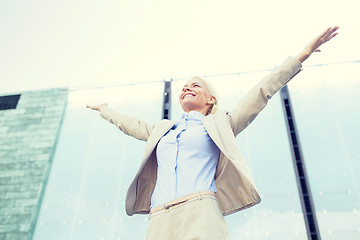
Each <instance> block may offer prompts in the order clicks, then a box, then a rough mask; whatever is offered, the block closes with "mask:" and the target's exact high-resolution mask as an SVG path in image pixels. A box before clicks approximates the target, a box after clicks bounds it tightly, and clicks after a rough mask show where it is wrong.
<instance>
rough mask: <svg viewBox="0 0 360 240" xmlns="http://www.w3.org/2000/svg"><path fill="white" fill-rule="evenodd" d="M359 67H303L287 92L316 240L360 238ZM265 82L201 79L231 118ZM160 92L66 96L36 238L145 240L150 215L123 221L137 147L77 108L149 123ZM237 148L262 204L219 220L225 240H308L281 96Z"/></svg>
mask: <svg viewBox="0 0 360 240" xmlns="http://www.w3.org/2000/svg"><path fill="white" fill-rule="evenodd" d="M358 69H359V66H358V65H357V64H345V65H336V67H334V66H326V67H325V66H324V67H321V68H306V69H305V70H304V71H302V73H300V74H298V75H297V76H296V77H295V78H294V80H293V81H292V82H291V83H290V84H289V91H290V97H291V100H292V104H293V110H294V114H295V117H296V123H297V129H298V131H299V137H300V141H301V144H302V150H303V155H304V159H305V164H306V168H307V172H308V177H309V182H310V187H311V190H312V195H313V201H314V205H315V210H316V216H317V220H318V224H319V229H320V232H321V237H322V239H329V240H330V239H359V237H360V227H359V226H360V197H359V196H360V192H359V184H360V174H359V171H360V154H359V153H358V152H357V151H356V150H357V146H359V145H360V138H359V129H360V126H359V123H360V121H359V114H360V105H359V104H358V101H356V99H357V98H356V97H357V96H356V95H357V93H358V92H359V90H360V84H359V79H360V74H359V70H358ZM344 72H351V74H350V75H345V76H344V74H343V73H344ZM266 74H268V72H258V73H249V74H243V75H231V76H222V77H210V78H208V79H209V81H210V82H211V83H212V84H213V85H214V86H215V88H216V89H217V91H218V95H219V103H220V105H219V108H220V109H225V110H229V111H231V110H232V109H233V108H235V106H236V104H237V103H238V101H239V100H240V99H241V97H242V96H244V95H245V93H246V92H247V91H248V90H249V89H250V88H251V87H252V86H254V85H255V84H256V83H257V82H258V81H260V80H261V79H262V78H263V77H264V76H265V75H266ZM340 74H341V75H340ZM186 81H187V80H175V81H173V82H172V94H171V104H172V105H171V119H173V120H177V119H179V118H180V117H181V115H182V109H181V108H180V105H179V103H178V96H179V93H180V91H181V89H182V87H183V85H184V84H185V83H186ZM163 90H164V85H163V82H158V83H148V84H139V85H133V86H119V87H111V88H103V89H100V88H99V89H90V90H78V91H72V92H70V94H69V99H68V105H67V111H66V115H65V119H64V123H63V127H62V131H61V134H60V138H59V142H58V146H57V149H56V153H55V157H54V162H53V166H52V170H51V175H50V178H49V182H48V186H47V190H46V192H45V197H44V201H43V204H42V207H41V210H40V215H39V218H38V222H37V226H36V229H35V233H34V239H36V240H38V239H39V240H42V239H49V238H51V239H143V237H144V235H145V232H146V228H147V225H148V216H147V215H135V216H132V217H128V216H127V215H126V213H125V203H124V201H125V196H126V191H127V188H128V186H129V184H130V183H131V181H132V179H133V177H134V176H135V174H136V172H137V170H138V167H139V165H140V161H141V159H142V154H143V151H144V147H145V143H144V142H141V141H139V140H136V139H134V138H132V137H129V136H126V135H125V134H123V133H122V132H121V131H119V130H117V129H116V128H115V126H114V125H112V124H110V123H108V122H106V121H105V120H103V119H102V118H101V117H100V116H99V114H98V113H97V112H95V111H92V110H90V109H85V105H86V104H93V103H96V104H97V103H101V102H109V103H110V107H112V108H114V109H115V110H117V111H119V112H122V113H124V114H126V115H130V116H134V117H139V118H141V119H144V120H147V121H149V122H153V123H155V122H157V121H159V120H160V119H161V114H162V106H163V104H162V101H163ZM237 141H238V145H239V148H240V150H241V152H242V154H243V156H244V158H245V160H246V161H247V163H248V165H249V168H250V170H251V171H252V173H253V176H254V180H255V183H256V185H257V187H258V190H259V192H260V194H261V197H262V202H261V203H260V204H259V205H257V206H255V207H252V208H250V209H247V210H244V211H241V212H238V213H235V214H233V215H230V216H227V217H225V219H226V221H227V224H228V228H229V239H230V240H238V239H254V240H255V239H256V240H260V239H276V240H279V239H280V240H282V239H284V240H285V239H299V240H300V239H301V240H302V239H308V237H307V233H306V227H305V222H304V216H303V213H302V207H301V203H300V197H299V191H298V186H297V182H296V175H295V172H294V167H293V160H292V157H291V149H290V144H289V140H288V135H287V130H286V125H285V120H284V114H283V111H282V107H281V101H280V96H279V94H276V95H275V96H274V97H273V98H272V99H271V100H270V102H269V104H268V106H267V107H266V108H265V109H264V110H263V111H262V112H261V114H260V115H259V116H258V117H257V118H256V119H255V120H254V122H253V123H252V124H251V125H250V126H249V127H248V128H247V129H245V130H244V131H243V132H242V133H240V134H239V135H238V137H237Z"/></svg>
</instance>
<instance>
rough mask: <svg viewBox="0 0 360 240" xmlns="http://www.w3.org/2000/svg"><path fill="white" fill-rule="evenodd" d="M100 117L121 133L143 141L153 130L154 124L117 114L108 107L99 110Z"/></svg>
mask: <svg viewBox="0 0 360 240" xmlns="http://www.w3.org/2000/svg"><path fill="white" fill-rule="evenodd" d="M100 116H101V117H103V118H104V119H106V120H108V121H109V122H110V123H112V124H114V125H115V126H116V127H117V128H118V129H120V130H121V131H122V132H123V133H125V134H127V135H129V136H132V137H135V138H136V139H139V140H143V141H147V140H148V138H149V136H150V134H151V131H152V129H153V128H154V124H150V123H148V122H146V121H143V120H141V119H138V118H133V117H129V116H126V115H123V114H120V113H117V112H115V111H114V110H112V109H111V108H108V107H104V108H102V109H101V111H100Z"/></svg>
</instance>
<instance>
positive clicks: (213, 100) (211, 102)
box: [207, 96, 216, 105]
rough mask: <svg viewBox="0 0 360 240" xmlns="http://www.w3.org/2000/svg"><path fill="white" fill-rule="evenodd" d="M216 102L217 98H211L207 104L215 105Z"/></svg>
mask: <svg viewBox="0 0 360 240" xmlns="http://www.w3.org/2000/svg"><path fill="white" fill-rule="evenodd" d="M215 102H216V98H215V97H214V96H211V98H210V99H209V100H208V102H207V104H209V105H214V104H215Z"/></svg>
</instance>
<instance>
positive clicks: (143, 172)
mask: <svg viewBox="0 0 360 240" xmlns="http://www.w3.org/2000/svg"><path fill="white" fill-rule="evenodd" d="M300 69H301V63H300V62H299V61H298V60H297V59H296V58H293V57H289V58H288V59H287V60H286V61H285V62H284V63H283V64H281V65H280V66H279V67H278V68H277V69H276V70H274V71H273V72H271V73H270V74H269V75H267V76H266V77H265V78H264V79H263V80H262V81H261V82H259V83H258V84H257V85H256V86H255V87H254V88H252V90H250V91H249V92H248V93H247V94H246V96H245V97H244V98H243V99H242V100H241V101H240V102H239V104H238V105H237V107H236V108H235V109H234V110H233V111H231V112H226V111H219V112H217V113H215V114H209V115H207V116H206V117H205V118H204V119H203V120H202V122H203V124H204V127H205V129H206V131H207V132H208V134H209V136H210V137H211V139H212V140H213V141H214V142H215V144H216V145H217V146H218V147H219V149H220V151H221V153H220V159H219V163H218V166H217V169H216V173H215V183H216V188H217V193H216V197H217V199H218V202H219V206H220V209H221V211H222V213H223V215H229V214H232V213H234V212H237V211H240V210H242V209H245V208H248V207H251V206H253V205H255V204H258V203H259V202H260V200H261V199H260V196H259V193H258V191H257V190H256V188H255V184H254V181H253V179H252V176H251V173H250V171H249V169H248V166H247V164H246V162H245V161H244V159H243V157H242V156H241V153H240V150H239V148H238V146H237V145H236V140H235V137H236V136H237V135H238V134H239V133H240V132H241V131H242V130H244V129H245V128H246V127H247V126H248V125H249V124H250V123H251V122H252V121H253V120H254V118H255V117H256V116H257V115H258V113H259V112H260V111H261V110H262V109H263V108H264V107H265V106H266V104H267V102H268V100H269V99H270V98H271V97H272V96H273V95H274V94H275V93H276V92H277V91H278V90H280V89H281V88H282V87H283V86H284V85H285V84H286V83H287V82H288V81H289V80H290V79H291V78H292V77H293V76H295V75H296V73H298V72H299V71H300ZM100 115H101V116H102V117H103V118H105V119H106V120H108V121H109V122H111V123H113V124H115V125H116V126H117V127H118V128H119V129H120V130H121V131H123V132H124V133H125V134H127V135H130V136H133V137H135V138H137V139H140V140H144V141H147V144H146V147H145V153H144V156H143V160H142V163H141V166H140V168H139V170H138V172H137V174H136V176H135V178H134V180H133V181H132V183H131V184H130V187H129V189H128V192H127V195H126V202H125V205H126V213H127V214H128V215H129V216H131V215H133V214H146V213H149V208H150V199H151V195H152V192H153V190H154V187H155V183H156V177H157V159H156V154H155V153H156V151H155V149H156V146H157V143H158V142H159V140H160V138H161V137H162V136H164V134H165V133H166V132H168V131H169V130H170V129H171V128H172V127H173V126H174V124H175V122H174V121H170V120H161V121H160V122H158V123H156V124H150V123H147V122H145V121H143V120H140V119H137V118H132V117H128V116H125V115H122V114H119V113H116V112H114V111H112V110H111V109H109V108H104V109H102V110H101V112H100Z"/></svg>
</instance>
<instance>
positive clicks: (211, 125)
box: [202, 114, 226, 154]
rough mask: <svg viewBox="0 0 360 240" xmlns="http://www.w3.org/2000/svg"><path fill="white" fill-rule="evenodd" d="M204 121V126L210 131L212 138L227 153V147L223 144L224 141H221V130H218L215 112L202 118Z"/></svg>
mask: <svg viewBox="0 0 360 240" xmlns="http://www.w3.org/2000/svg"><path fill="white" fill-rule="evenodd" d="M202 123H203V124H204V127H205V129H206V131H207V132H208V134H209V136H210V138H211V139H212V140H213V141H214V143H215V144H216V145H217V146H218V148H219V149H220V150H221V152H223V153H224V154H225V153H226V152H225V148H224V145H223V143H222V141H221V138H220V135H219V131H218V129H217V127H216V124H215V119H214V115H213V114H209V115H207V116H206V117H205V118H204V119H203V120H202Z"/></svg>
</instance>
